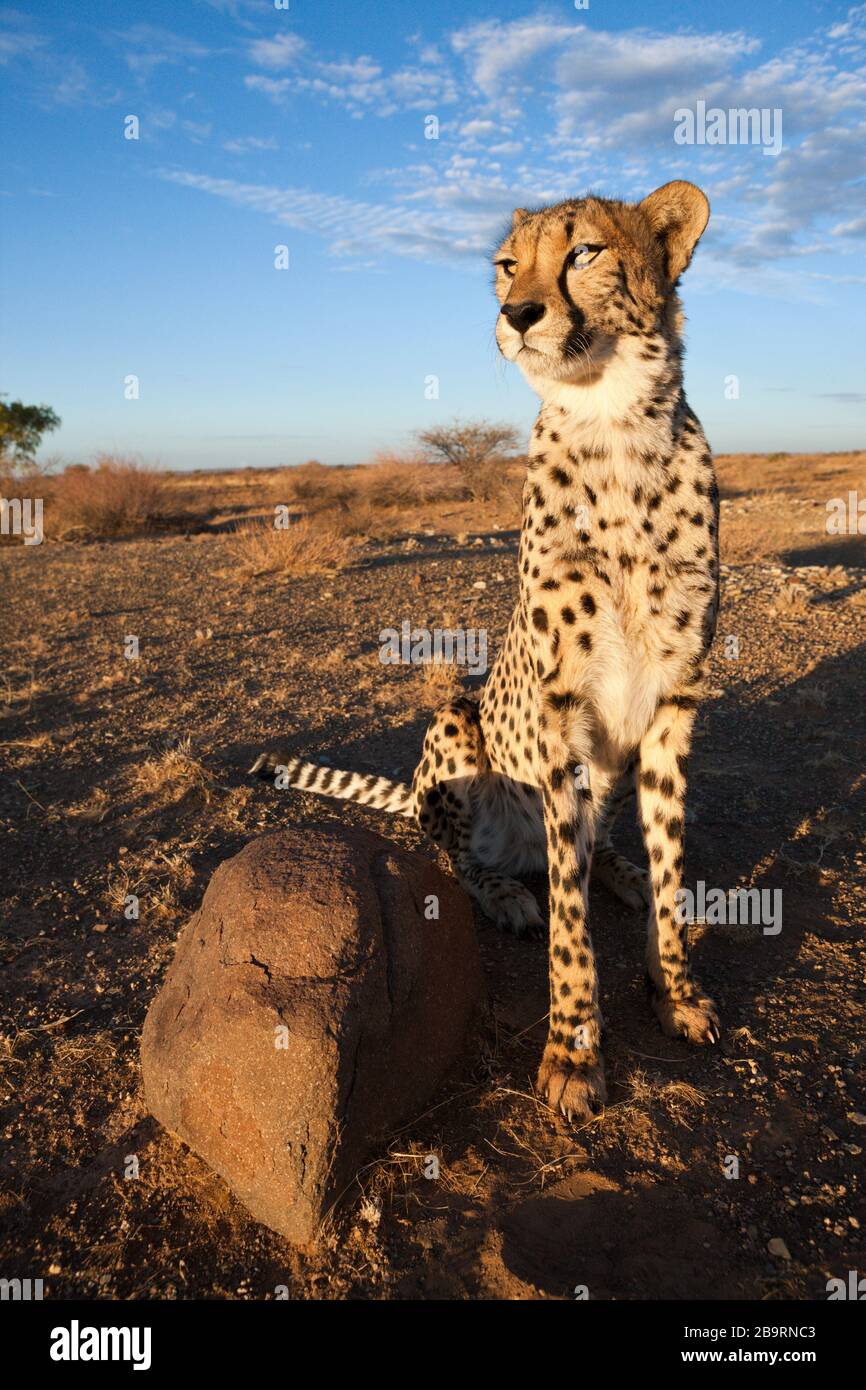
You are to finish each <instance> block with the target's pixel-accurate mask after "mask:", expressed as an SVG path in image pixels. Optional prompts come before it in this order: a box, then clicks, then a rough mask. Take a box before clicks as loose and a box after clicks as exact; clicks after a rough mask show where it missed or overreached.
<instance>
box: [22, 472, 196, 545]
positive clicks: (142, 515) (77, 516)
mask: <svg viewBox="0 0 866 1390" xmlns="http://www.w3.org/2000/svg"><path fill="white" fill-rule="evenodd" d="M48 499H49V507H50V510H49V518H50V521H49V525H50V529H51V530H52V531H53V532H54V534H55V535H58V536H63V535H65V534H67V533H68V532H69V531H71V530H73V529H74V528H76V527H83V528H84V529H85V530H86V531H88V532H90V533H92V534H93V535H96V536H116V535H119V534H121V533H129V532H131V531H140V530H148V529H149V528H150V527H152V526H153V525H154V524H156V523H157V522H159V521H161V520H163V519H164V518H165V517H167V516H168V515H169V510H170V507H169V486H168V479H167V478H166V476H165V475H164V474H162V473H157V472H155V471H154V470H153V469H150V468H145V467H143V466H142V465H141V464H140V463H138V462H137V461H136V460H135V459H131V458H114V457H113V456H112V455H110V454H100V455H99V456H98V458H97V460H96V467H95V468H87V467H85V466H84V465H83V464H76V465H74V466H73V467H70V468H67V469H66V470H65V472H63V473H61V474H60V475H59V477H57V478H53V479H52V480H51V484H50V488H49V490H48Z"/></svg>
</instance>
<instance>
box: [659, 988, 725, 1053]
mask: <svg viewBox="0 0 866 1390" xmlns="http://www.w3.org/2000/svg"><path fill="white" fill-rule="evenodd" d="M652 1005H653V1009H654V1010H655V1015H656V1018H657V1019H658V1021H659V1023H660V1024H661V1026H662V1032H663V1033H667V1035H668V1037H669V1038H685V1040H686V1042H690V1043H696V1044H698V1045H699V1046H707V1045H710V1046H715V1044H716V1043H717V1042H718V1041H719V1039H720V1038H721V1036H722V1028H721V1024H720V1023H719V1015H718V1013H717V1012H716V1006H715V1004H714V1003H713V1001H712V999H709V998H708V997H707V995H705V994H701V993H700V992H699V991H697V990H696V991H695V993H694V994H692V995H689V997H688V998H687V999H672V998H671V996H670V995H669V994H657V993H655V992H653V995H652Z"/></svg>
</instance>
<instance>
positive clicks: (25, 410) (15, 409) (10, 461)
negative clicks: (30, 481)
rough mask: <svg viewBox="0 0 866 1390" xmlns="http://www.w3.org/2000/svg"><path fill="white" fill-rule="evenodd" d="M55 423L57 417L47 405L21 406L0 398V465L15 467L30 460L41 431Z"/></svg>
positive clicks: (21, 403)
mask: <svg viewBox="0 0 866 1390" xmlns="http://www.w3.org/2000/svg"><path fill="white" fill-rule="evenodd" d="M59 424H60V416H59V415H57V414H56V413H55V412H54V411H53V410H52V409H51V407H50V406H48V405H24V403H23V401H8V402H7V401H5V400H3V399H2V397H0V464H2V465H5V466H6V467H9V468H18V467H23V466H26V465H27V464H30V463H33V461H34V458H35V456H36V450H37V449H38V448H39V445H40V444H41V442H42V436H43V434H47V433H49V431H51V430H56V429H57V427H58V425H59Z"/></svg>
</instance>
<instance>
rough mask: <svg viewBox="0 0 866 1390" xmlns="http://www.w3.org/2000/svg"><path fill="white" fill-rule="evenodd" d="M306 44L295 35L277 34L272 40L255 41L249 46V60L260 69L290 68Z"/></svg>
mask: <svg viewBox="0 0 866 1390" xmlns="http://www.w3.org/2000/svg"><path fill="white" fill-rule="evenodd" d="M305 47H306V44H305V43H304V40H303V39H302V38H300V37H299V36H298V35H297V34H277V36H276V38H273V39H256V40H255V41H254V42H253V43H251V44H250V49H249V53H250V58H251V59H252V61H253V62H254V63H255V64H256V66H257V67H260V68H271V69H272V70H274V69H279V68H288V67H291V65H292V63H294V61H295V59H296V58H297V57H298V55H299V54H300V53H301V52H303V50H304V48H305Z"/></svg>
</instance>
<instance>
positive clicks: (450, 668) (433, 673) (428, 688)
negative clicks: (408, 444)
mask: <svg viewBox="0 0 866 1390" xmlns="http://www.w3.org/2000/svg"><path fill="white" fill-rule="evenodd" d="M418 679H419V686H420V693H419V699H420V701H421V702H422V703H423V704H424V705H428V706H431V707H433V708H436V706H438V705H441V704H444V702H445V701H446V700H450V699H451V697H452V696H453V695H456V694H457V693H458V692H459V691H460V689H461V684H460V675H459V673H458V670H457V667H456V666H455V665H454V663H453V661H443V659H442V657H435V658H434V659H433V660H432V661H425V662H424V664H423V665H422V666H421V668H420V670H419V675H418Z"/></svg>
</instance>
